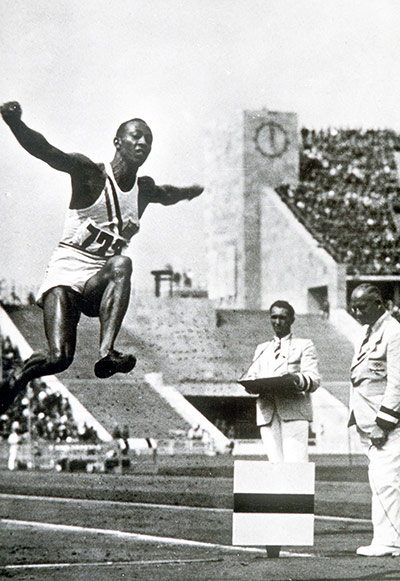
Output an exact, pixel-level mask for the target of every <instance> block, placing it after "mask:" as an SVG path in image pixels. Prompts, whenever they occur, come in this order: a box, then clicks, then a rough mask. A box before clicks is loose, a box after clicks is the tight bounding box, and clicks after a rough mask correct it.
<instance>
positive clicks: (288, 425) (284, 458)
mask: <svg viewBox="0 0 400 581" xmlns="http://www.w3.org/2000/svg"><path fill="white" fill-rule="evenodd" d="M270 317H271V324H272V327H273V329H274V332H275V337H274V339H273V340H272V341H267V342H265V343H261V345H258V346H257V348H256V351H255V354H254V359H253V363H252V365H251V366H250V368H249V371H248V373H247V377H248V378H249V379H251V378H254V379H255V378H264V377H279V376H287V377H290V378H291V379H293V383H294V385H295V388H294V389H293V390H292V391H291V392H287V391H286V390H283V389H282V391H281V390H279V389H278V388H277V389H275V390H274V391H272V392H271V393H268V394H265V395H264V394H263V395H262V396H259V397H258V399H257V425H258V426H259V427H260V434H261V438H262V441H263V443H264V445H265V447H266V451H267V455H268V459H269V461H270V462H307V461H308V430H309V423H310V422H311V420H312V405H311V398H310V392H312V391H315V390H316V389H317V387H318V386H319V385H320V375H319V372H318V359H317V353H316V350H315V347H314V344H313V342H312V341H311V340H309V339H299V338H297V337H294V336H293V335H292V333H291V326H292V324H293V323H294V320H295V312H294V309H293V307H292V306H291V305H290V304H289V303H288V302H286V301H276V302H275V303H273V304H272V305H271V307H270Z"/></svg>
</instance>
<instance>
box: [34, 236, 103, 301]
mask: <svg viewBox="0 0 400 581" xmlns="http://www.w3.org/2000/svg"><path fill="white" fill-rule="evenodd" d="M106 262H107V259H106V258H98V257H94V256H90V255H88V254H86V253H84V252H81V251H80V250H76V249H75V248H71V247H67V246H57V248H56V249H55V251H54V252H53V255H52V257H51V258H50V262H49V265H48V267H47V270H46V273H45V275H44V280H43V282H42V284H41V286H40V288H39V291H38V293H37V298H36V301H37V304H38V305H39V306H40V307H42V306H43V296H44V295H45V293H46V292H47V291H49V290H50V289H52V288H54V287H56V286H67V287H69V288H71V289H72V290H74V291H76V292H77V293H79V294H81V293H82V291H83V289H84V287H85V284H86V283H87V281H88V280H89V278H91V277H92V276H93V275H94V274H96V273H97V272H99V270H101V269H102V268H103V266H104V265H105V264H106Z"/></svg>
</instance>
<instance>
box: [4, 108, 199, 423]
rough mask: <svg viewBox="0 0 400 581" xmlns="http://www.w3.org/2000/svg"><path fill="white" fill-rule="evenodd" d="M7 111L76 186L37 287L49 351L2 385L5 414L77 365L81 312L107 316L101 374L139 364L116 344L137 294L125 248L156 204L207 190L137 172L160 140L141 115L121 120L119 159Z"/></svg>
mask: <svg viewBox="0 0 400 581" xmlns="http://www.w3.org/2000/svg"><path fill="white" fill-rule="evenodd" d="M0 113H1V115H2V117H3V119H4V121H5V122H6V123H7V125H8V126H9V128H10V129H11V131H12V133H13V134H14V136H15V137H16V139H17V141H18V142H19V143H20V144H21V145H22V147H23V148H24V149H26V151H28V153H30V154H31V155H33V156H34V157H37V158H38V159H41V160H42V161H45V162H46V163H47V164H49V165H50V166H51V167H52V168H54V169H56V170H58V171H62V172H65V173H68V174H69V175H70V176H71V186H72V195H71V201H70V205H69V209H68V213H67V217H66V221H65V226H64V232H63V235H62V238H61V241H60V243H59V245H58V246H57V248H56V250H55V251H54V253H53V255H52V257H51V260H50V263H49V266H48V268H47V271H46V275H45V278H44V281H43V283H42V285H41V287H40V290H39V293H38V301H37V302H38V305H39V306H41V307H42V308H43V320H44V329H45V333H46V338H47V342H48V350H47V351H46V352H37V353H33V355H32V356H31V357H30V358H29V359H27V360H26V361H25V363H24V366H23V368H22V370H21V371H20V372H18V373H17V374H16V375H15V377H14V378H13V379H12V380H11V381H9V382H7V383H4V384H3V385H2V386H1V389H0V413H1V412H2V411H5V410H6V409H7V408H8V407H9V406H10V405H11V403H12V402H13V401H14V399H15V398H16V396H17V395H18V393H20V392H21V391H22V390H23V389H24V388H25V387H26V385H27V384H28V382H29V381H31V380H32V379H35V378H38V377H41V376H43V375H51V374H54V373H59V372H61V371H64V370H65V369H67V368H68V367H69V366H70V365H71V363H72V361H73V357H74V352H75V346H76V334H77V326H78V322H79V318H80V315H81V313H83V314H84V315H87V316H88V317H98V318H99V320H100V348H99V357H98V360H97V362H96V364H95V366H94V373H95V375H96V376H97V377H100V378H107V377H110V376H111V375H114V373H118V372H119V373H128V372H129V371H131V370H132V369H133V368H134V366H135V364H136V358H135V357H134V355H132V354H122V353H119V352H118V351H116V350H115V349H114V343H115V340H116V337H117V335H118V332H119V330H120V328H121V324H122V321H123V318H124V315H125V313H126V310H127V308H128V304H129V296H130V279H131V274H132V263H131V260H130V258H129V257H127V256H124V255H123V254H124V252H125V250H126V249H127V247H128V244H129V241H130V239H131V238H132V236H133V235H134V234H136V233H137V232H138V230H139V225H140V224H139V220H140V218H141V216H142V215H143V212H144V210H145V209H146V207H147V205H148V204H149V203H159V204H163V205H171V204H175V203H176V202H179V201H180V200H185V199H187V200H191V199H192V198H194V197H196V196H198V195H200V194H201V193H202V191H203V189H202V188H201V187H199V186H192V187H188V188H176V187H173V186H156V185H155V183H154V180H153V179H152V178H149V177H139V178H138V177H137V171H138V169H139V167H140V166H141V165H142V164H143V163H144V162H145V161H146V159H147V157H148V156H149V153H150V151H151V146H152V141H153V135H152V132H151V130H150V128H149V126H148V125H147V124H146V123H145V122H144V121H143V120H141V119H131V120H129V121H126V122H125V123H123V124H122V125H120V127H119V128H118V130H117V133H116V136H115V138H114V146H115V155H114V158H113V160H112V161H111V163H110V164H104V163H94V162H93V161H92V160H91V159H89V158H88V157H86V156H85V155H82V154H79V153H64V152H63V151H61V150H59V149H57V148H56V147H54V146H53V145H51V144H50V143H48V141H47V140H46V139H45V138H44V137H43V135H41V134H40V133H38V132H36V131H34V130H32V129H30V128H29V127H27V125H26V124H25V123H24V122H23V121H22V119H21V116H22V109H21V106H20V104H19V103H17V102H15V101H13V102H10V103H5V104H4V105H2V106H1V107H0Z"/></svg>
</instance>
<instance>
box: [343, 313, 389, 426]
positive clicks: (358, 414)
mask: <svg viewBox="0 0 400 581" xmlns="http://www.w3.org/2000/svg"><path fill="white" fill-rule="evenodd" d="M366 330H367V325H365V326H364V328H363V332H362V334H361V336H360V338H359V340H358V341H357V342H356V344H355V352H354V358H353V362H352V366H351V383H352V388H351V394H350V411H351V413H350V420H349V425H352V424H354V423H356V424H357V425H358V426H359V427H360V428H361V429H362V430H364V431H365V432H367V433H369V432H370V431H371V429H372V428H373V426H374V425H375V424H378V425H379V426H380V427H381V428H383V429H385V430H392V429H393V428H395V427H396V425H397V424H398V422H399V420H400V323H398V321H396V319H394V318H393V317H392V316H391V315H390V313H388V312H386V313H385V314H383V315H382V316H381V317H380V318H379V319H378V320H377V321H376V323H375V324H374V325H373V326H372V329H371V335H370V337H369V340H368V342H367V343H366V345H365V347H364V349H362V352H361V356H360V357H359V353H360V345H361V343H362V341H363V339H364V337H365V335H366Z"/></svg>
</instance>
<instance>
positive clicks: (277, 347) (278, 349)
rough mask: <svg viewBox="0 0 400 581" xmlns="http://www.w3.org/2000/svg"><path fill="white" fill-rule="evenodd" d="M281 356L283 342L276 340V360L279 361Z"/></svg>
mask: <svg viewBox="0 0 400 581" xmlns="http://www.w3.org/2000/svg"><path fill="white" fill-rule="evenodd" d="M280 354H281V340H280V339H275V346H274V356H275V359H278V357H279V355H280Z"/></svg>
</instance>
